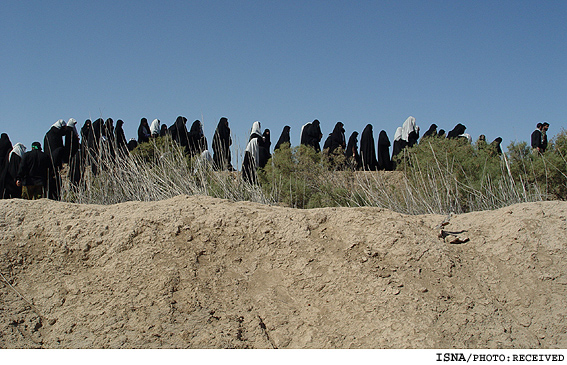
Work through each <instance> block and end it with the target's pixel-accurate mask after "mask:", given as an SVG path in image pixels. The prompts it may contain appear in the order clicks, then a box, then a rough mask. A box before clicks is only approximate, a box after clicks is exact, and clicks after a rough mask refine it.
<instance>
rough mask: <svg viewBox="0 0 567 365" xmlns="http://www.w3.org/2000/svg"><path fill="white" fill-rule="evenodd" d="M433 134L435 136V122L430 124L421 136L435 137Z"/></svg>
mask: <svg viewBox="0 0 567 365" xmlns="http://www.w3.org/2000/svg"><path fill="white" fill-rule="evenodd" d="M435 136H437V124H432V125H431V126H430V127H429V129H428V130H427V132H425V133H423V137H421V138H422V139H423V138H425V137H435Z"/></svg>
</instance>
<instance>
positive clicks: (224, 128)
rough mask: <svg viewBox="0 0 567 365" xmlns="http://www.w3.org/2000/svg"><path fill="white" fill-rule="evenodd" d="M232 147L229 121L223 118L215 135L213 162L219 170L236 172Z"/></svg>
mask: <svg viewBox="0 0 567 365" xmlns="http://www.w3.org/2000/svg"><path fill="white" fill-rule="evenodd" d="M231 145H232V138H231V137H230V128H229V127H228V119H227V118H225V117H222V118H221V119H220V121H219V124H218V125H217V129H216V130H215V134H214V135H213V162H214V166H215V168H216V169H217V170H228V171H234V168H233V167H232V163H231V159H232V158H231V156H230V146H231Z"/></svg>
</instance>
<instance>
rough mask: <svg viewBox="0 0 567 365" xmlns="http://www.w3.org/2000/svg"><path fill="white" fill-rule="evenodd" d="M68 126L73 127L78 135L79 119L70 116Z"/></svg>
mask: <svg viewBox="0 0 567 365" xmlns="http://www.w3.org/2000/svg"><path fill="white" fill-rule="evenodd" d="M67 127H71V128H73V131H74V132H75V135H76V136H78V135H79V132H77V121H76V120H75V119H74V118H70V119H69V121H68V122H67Z"/></svg>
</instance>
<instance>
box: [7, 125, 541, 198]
mask: <svg viewBox="0 0 567 365" xmlns="http://www.w3.org/2000/svg"><path fill="white" fill-rule="evenodd" d="M186 124H187V118H185V117H183V116H179V117H177V119H176V120H175V122H174V123H173V125H171V126H170V127H169V128H168V127H167V126H166V125H165V124H162V123H161V122H160V120H159V119H154V120H153V121H152V123H151V124H149V123H148V120H147V119H146V118H142V119H141V121H140V125H139V127H138V138H137V139H134V138H132V139H130V140H129V141H127V140H126V136H125V134H124V130H123V125H124V122H123V121H122V120H120V119H119V120H117V121H116V126H115V125H114V121H113V120H112V119H111V118H108V119H106V120H103V119H102V118H99V119H96V120H95V121H94V122H91V120H89V119H87V120H86V121H85V123H84V125H83V127H82V128H81V130H80V133H79V131H78V130H77V126H76V125H77V121H76V120H75V119H73V118H71V119H69V121H67V122H65V121H64V120H62V119H60V120H58V121H57V122H55V123H54V124H53V125H52V126H51V128H50V129H49V131H48V132H47V133H46V134H45V138H44V140H43V150H42V145H41V143H39V142H34V143H33V144H32V149H31V151H29V152H26V147H25V146H24V145H23V144H21V143H17V144H15V145H14V146H12V143H11V142H10V139H9V138H8V135H7V134H5V133H2V135H1V137H0V173H1V174H0V194H1V195H0V197H1V198H20V197H23V198H29V199H34V198H39V197H48V198H50V199H55V200H59V199H60V189H61V171H62V169H63V165H64V164H67V166H68V179H69V182H70V183H71V184H75V185H78V184H79V183H80V182H81V179H82V178H83V176H84V173H85V171H91V172H92V173H93V174H95V175H96V174H97V173H98V171H99V169H101V168H104V166H102V165H101V164H100V161H104V160H106V161H117V160H118V159H122V158H124V157H125V156H127V155H128V154H129V153H130V151H132V150H133V149H135V148H136V147H137V145H138V144H141V143H145V142H149V141H150V139H152V138H159V137H163V136H166V135H169V136H170V137H171V138H172V139H173V140H174V141H175V142H176V143H177V144H178V145H179V146H181V147H182V148H183V149H184V151H185V153H186V154H187V155H189V156H190V157H193V156H199V157H200V158H202V159H203V160H205V161H208V162H210V163H211V164H212V166H213V167H214V168H215V169H216V170H225V171H235V168H234V167H233V166H232V163H231V161H232V156H231V145H232V138H231V131H230V127H229V123H228V119H227V118H225V117H222V118H221V119H220V120H219V123H218V125H217V127H216V130H215V132H214V135H213V142H212V154H211V153H210V152H209V149H208V143H207V139H206V137H205V135H204V133H203V125H202V123H201V121H199V120H195V121H194V122H193V124H192V125H191V128H189V129H187V126H186ZM465 129H466V127H465V126H464V125H462V124H458V125H457V126H456V127H455V128H454V129H453V130H451V131H450V132H449V133H448V134H447V136H446V137H447V138H466V139H467V140H468V141H469V142H470V141H471V139H472V138H471V137H470V135H468V134H466V133H465ZM290 131H291V128H290V126H285V127H284V128H283V131H282V133H281V135H280V138H279V139H278V141H277V143H276V144H275V146H274V150H277V149H279V148H281V147H282V146H284V145H286V144H288V145H290V144H291V142H290ZM543 133H545V132H543ZM435 136H437V137H442V138H445V132H444V131H443V130H440V131H439V132H437V126H436V125H435V124H432V125H431V127H430V128H429V130H428V131H427V132H425V134H424V135H423V137H422V138H425V137H435ZM481 137H483V136H481ZM322 138H323V134H322V132H321V124H320V122H319V120H317V119H315V120H314V121H313V122H310V123H307V124H305V125H303V126H302V128H301V135H300V143H301V144H302V145H306V146H310V147H312V148H313V149H314V150H315V151H316V152H317V153H319V152H321V153H323V154H325V155H327V156H332V155H337V154H341V153H342V154H344V157H345V158H346V159H345V160H346V163H345V166H342V168H348V169H353V170H367V171H378V170H387V171H390V170H393V169H394V168H395V163H394V160H395V159H394V157H395V156H396V155H398V154H399V153H400V152H401V151H402V150H403V149H404V148H406V147H411V146H413V145H415V144H416V143H418V140H419V127H418V126H417V125H416V121H415V118H414V117H409V118H407V119H406V121H405V122H404V123H403V125H402V126H401V127H398V128H397V130H396V133H395V135H394V140H393V146H392V149H393V151H392V155H390V152H389V151H390V146H391V143H390V139H389V138H388V135H387V133H386V131H384V130H382V131H380V133H379V135H378V143H377V144H376V143H375V141H374V132H373V130H372V125H371V124H368V125H366V127H365V128H364V130H363V131H362V134H361V136H360V149H359V147H358V132H356V131H355V132H352V134H351V135H350V138H349V139H348V142H347V140H346V138H345V128H344V124H343V123H342V122H337V123H336V124H335V127H334V129H333V131H332V133H330V134H329V136H328V137H327V139H326V140H325V142H324V144H323V149H322V150H321V147H320V143H321V140H322ZM536 139H537V138H535V137H534V138H533V140H536ZM501 141H502V139H501V138H497V139H496V140H495V142H493V143H496V142H498V143H499V142H501ZM270 148H271V139H270V130H269V129H265V130H264V131H262V129H261V124H260V122H258V121H256V122H254V123H253V125H252V129H251V132H250V138H249V140H248V143H247V145H246V148H245V151H244V159H243V163H242V168H241V171H242V177H243V179H244V180H245V181H247V182H249V183H257V170H258V169H260V168H263V167H265V165H266V164H267V162H268V160H269V159H270V157H271V154H270ZM498 149H499V146H498ZM499 150H500V149H499Z"/></svg>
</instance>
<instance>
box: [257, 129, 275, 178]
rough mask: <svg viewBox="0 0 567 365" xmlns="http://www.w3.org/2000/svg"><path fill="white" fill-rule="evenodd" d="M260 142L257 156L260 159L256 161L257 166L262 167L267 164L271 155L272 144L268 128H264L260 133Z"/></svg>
mask: <svg viewBox="0 0 567 365" xmlns="http://www.w3.org/2000/svg"><path fill="white" fill-rule="evenodd" d="M259 142H261V143H260V153H259V158H260V161H259V162H258V167H259V168H261V169H263V168H264V167H266V165H267V164H268V161H269V160H270V157H272V155H271V153H270V146H271V145H272V142H271V138H270V130H269V129H264V133H262V141H259Z"/></svg>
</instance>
